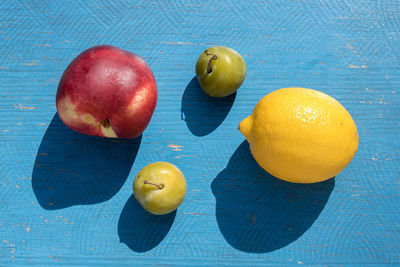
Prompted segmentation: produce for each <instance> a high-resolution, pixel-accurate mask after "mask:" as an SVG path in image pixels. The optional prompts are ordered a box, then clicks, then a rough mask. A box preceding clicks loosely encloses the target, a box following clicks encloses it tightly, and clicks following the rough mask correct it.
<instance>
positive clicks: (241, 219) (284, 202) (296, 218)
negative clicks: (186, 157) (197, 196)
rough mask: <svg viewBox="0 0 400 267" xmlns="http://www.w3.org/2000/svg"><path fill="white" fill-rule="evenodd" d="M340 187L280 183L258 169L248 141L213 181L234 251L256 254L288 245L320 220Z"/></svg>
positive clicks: (220, 215)
mask: <svg viewBox="0 0 400 267" xmlns="http://www.w3.org/2000/svg"><path fill="white" fill-rule="evenodd" d="M334 186H335V180H334V178H331V179H329V180H327V181H324V182H320V183H315V184H295V183H289V182H285V181H282V180H279V179H277V178H275V177H273V176H271V175H270V174H268V173H267V172H265V171H264V170H263V169H262V168H261V167H259V166H258V164H257V163H256V161H255V160H254V159H253V157H252V155H251V153H250V148H249V144H248V143H247V141H244V142H243V143H242V144H241V145H240V146H239V147H238V148H237V150H236V151H235V152H234V154H233V155H232V157H231V158H230V160H229V162H228V165H227V166H226V168H225V169H224V170H223V171H221V172H220V173H219V174H218V175H217V177H216V178H215V179H214V180H213V182H212V185H211V189H212V192H213V194H214V195H215V198H216V217H217V222H218V226H219V229H220V231H221V233H222V235H223V236H224V238H225V239H226V241H227V242H228V243H229V244H230V245H231V246H232V247H234V248H236V249H238V250H241V251H245V252H252V253H265V252H271V251H274V250H277V249H280V248H282V247H285V246H287V245H288V244H290V243H292V242H293V241H295V240H296V239H298V238H299V237H300V236H301V235H303V234H304V233H305V232H306V231H307V229H309V228H310V226H311V225H312V224H313V223H314V221H315V220H316V219H317V218H318V216H319V214H320V213H321V211H322V210H323V208H324V207H325V205H326V203H327V201H328V199H329V196H330V194H331V192H332V190H333V188H334Z"/></svg>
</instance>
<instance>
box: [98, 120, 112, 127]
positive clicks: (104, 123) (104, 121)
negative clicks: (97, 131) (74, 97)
mask: <svg viewBox="0 0 400 267" xmlns="http://www.w3.org/2000/svg"><path fill="white" fill-rule="evenodd" d="M99 123H100V124H101V126H103V127H104V128H108V127H110V121H109V120H108V119H104V120H102V121H100V122H99Z"/></svg>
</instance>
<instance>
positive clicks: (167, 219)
mask: <svg viewBox="0 0 400 267" xmlns="http://www.w3.org/2000/svg"><path fill="white" fill-rule="evenodd" d="M175 216H176V210H175V211H173V212H171V213H169V214H166V215H153V214H151V213H149V212H147V211H146V210H144V209H143V208H142V206H140V204H139V202H138V201H137V200H136V198H135V196H134V195H131V197H130V198H129V199H128V201H127V202H126V204H125V206H124V208H123V209H122V212H121V215H120V217H119V221H118V235H119V240H120V242H121V243H124V244H126V245H127V246H128V247H129V248H130V249H131V250H133V251H136V252H146V251H149V250H151V249H153V248H155V247H156V246H157V245H158V244H160V243H161V241H162V240H163V239H164V238H165V236H166V235H167V234H168V232H169V230H170V229H171V226H172V224H173V222H174V220H175Z"/></svg>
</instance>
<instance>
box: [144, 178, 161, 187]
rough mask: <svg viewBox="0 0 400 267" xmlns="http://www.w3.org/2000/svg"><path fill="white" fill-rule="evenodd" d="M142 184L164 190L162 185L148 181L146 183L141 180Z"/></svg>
mask: <svg viewBox="0 0 400 267" xmlns="http://www.w3.org/2000/svg"><path fill="white" fill-rule="evenodd" d="M143 183H144V184H151V185H154V186H155V187H158V189H163V188H164V185H163V184H155V183H152V182H149V181H147V180H143Z"/></svg>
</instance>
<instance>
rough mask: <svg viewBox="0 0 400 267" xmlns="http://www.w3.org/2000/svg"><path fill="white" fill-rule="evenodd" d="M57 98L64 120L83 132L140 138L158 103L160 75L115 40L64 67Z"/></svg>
mask: <svg viewBox="0 0 400 267" xmlns="http://www.w3.org/2000/svg"><path fill="white" fill-rule="evenodd" d="M56 104H57V111H58V115H59V116H60V118H61V120H62V121H63V122H64V123H65V124H66V125H67V126H68V127H70V128H71V129H73V130H75V131H77V132H80V133H83V134H88V135H96V136H102V137H116V138H135V137H137V136H139V135H140V134H141V133H142V132H143V131H144V130H145V129H146V127H147V125H148V124H149V122H150V119H151V116H152V115H153V112H154V109H155V107H156V104H157V86H156V81H155V79H154V75H153V73H152V71H151V69H150V67H149V65H147V63H146V62H145V61H144V60H143V59H142V58H141V57H140V56H138V55H136V54H134V53H131V52H128V51H125V50H122V49H120V48H118V47H114V46H110V45H101V46H95V47H92V48H89V49H88V50H85V51H84V52H82V53H81V54H80V55H79V56H77V57H76V58H75V59H74V60H73V61H72V62H71V64H70V65H69V66H68V67H67V69H66V70H65V71H64V74H63V76H62V77H61V80H60V83H59V85H58V90H57V97H56Z"/></svg>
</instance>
